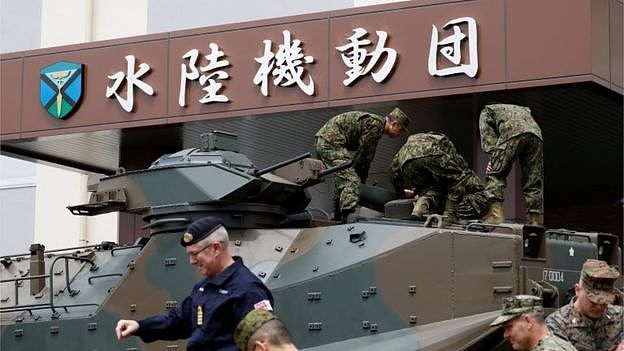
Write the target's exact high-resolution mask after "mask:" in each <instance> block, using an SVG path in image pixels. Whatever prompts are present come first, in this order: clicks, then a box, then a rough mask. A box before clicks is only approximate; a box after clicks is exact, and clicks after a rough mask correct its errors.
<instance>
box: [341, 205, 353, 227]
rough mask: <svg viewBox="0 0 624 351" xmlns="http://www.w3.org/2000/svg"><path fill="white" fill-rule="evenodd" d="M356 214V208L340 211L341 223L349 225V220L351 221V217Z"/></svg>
mask: <svg viewBox="0 0 624 351" xmlns="http://www.w3.org/2000/svg"><path fill="white" fill-rule="evenodd" d="M354 212H355V208H345V209H344V210H342V211H340V222H342V223H343V224H344V223H347V221H348V219H349V215H350V214H352V213H354Z"/></svg>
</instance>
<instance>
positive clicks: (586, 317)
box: [546, 259, 624, 351]
mask: <svg viewBox="0 0 624 351" xmlns="http://www.w3.org/2000/svg"><path fill="white" fill-rule="evenodd" d="M619 275H620V273H619V272H618V271H617V270H616V269H615V268H613V267H609V265H608V264H607V263H606V262H604V261H599V260H594V259H589V260H587V261H585V263H584V264H583V268H582V271H581V279H580V281H579V282H578V283H577V284H575V285H574V292H575V294H576V297H575V298H574V299H572V301H571V302H570V303H569V304H567V305H565V306H563V307H561V308H560V309H558V310H557V311H555V312H553V313H552V314H551V315H550V316H548V318H546V324H547V325H548V328H550V330H552V331H553V332H554V333H556V334H559V335H562V336H565V337H566V338H568V340H570V342H571V343H572V344H573V345H574V346H575V347H576V348H577V349H578V350H579V351H589V350H598V351H612V350H616V349H617V350H624V330H623V329H622V328H624V322H623V319H624V312H623V309H622V306H615V305H612V303H613V301H614V300H615V297H616V290H615V288H614V284H615V281H616V279H617V278H618V276H619Z"/></svg>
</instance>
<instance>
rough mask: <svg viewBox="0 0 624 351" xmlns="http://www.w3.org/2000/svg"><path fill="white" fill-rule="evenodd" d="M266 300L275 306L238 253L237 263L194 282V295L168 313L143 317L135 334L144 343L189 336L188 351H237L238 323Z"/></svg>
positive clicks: (262, 285) (270, 296)
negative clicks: (235, 336) (214, 275)
mask: <svg viewBox="0 0 624 351" xmlns="http://www.w3.org/2000/svg"><path fill="white" fill-rule="evenodd" d="M267 300H268V301H269V302H270V304H271V306H273V296H272V295H271V292H270V291H269V289H267V287H266V286H265V285H264V284H263V283H262V282H261V281H260V279H258V277H256V276H255V275H254V274H253V273H252V272H251V271H250V270H249V269H248V268H247V267H245V266H244V265H243V261H242V259H241V258H240V257H237V256H235V257H234V264H232V265H230V266H229V267H228V268H226V269H225V270H224V271H223V272H221V273H220V274H219V275H217V276H216V277H213V278H205V279H203V280H202V281H200V282H199V283H197V284H195V286H194V287H193V291H192V292H191V295H190V296H188V297H187V298H186V299H184V301H183V302H182V304H181V305H179V306H177V307H175V308H173V309H172V310H171V311H169V314H167V315H161V316H153V317H150V318H146V319H142V320H140V321H139V330H138V331H137V332H136V333H135V335H136V336H138V337H140V338H141V340H143V341H144V342H152V341H156V340H177V339H186V338H188V341H187V350H189V351H194V350H202V351H204V350H227V351H230V350H231V351H235V350H238V347H237V346H236V344H235V343H234V329H236V325H237V324H238V322H240V321H241V320H242V319H243V318H244V317H245V315H246V314H247V313H248V312H249V311H251V310H252V309H254V305H256V304H260V305H263V307H265V308H266V301H267ZM263 301H264V302H263ZM257 307H260V306H257ZM200 308H201V312H200V313H201V316H198V311H199V310H200Z"/></svg>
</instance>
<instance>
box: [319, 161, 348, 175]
mask: <svg viewBox="0 0 624 351" xmlns="http://www.w3.org/2000/svg"><path fill="white" fill-rule="evenodd" d="M352 163H353V160H349V161H347V162H345V163H341V164H339V165H337V166H334V167H330V168H327V169H325V170H322V171H320V172H319V174H318V176H319V178H321V177H324V176H326V175H328V174H331V173H334V172H338V171H342V170H343V169H346V168H349V167H351V164H352Z"/></svg>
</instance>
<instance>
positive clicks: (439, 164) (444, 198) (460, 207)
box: [402, 154, 490, 219]
mask: <svg viewBox="0 0 624 351" xmlns="http://www.w3.org/2000/svg"><path fill="white" fill-rule="evenodd" d="M402 173H403V178H404V181H405V184H406V185H407V186H408V187H413V188H414V189H415V190H416V193H417V194H418V196H419V198H423V197H424V199H425V200H422V199H421V200H420V201H421V203H422V202H425V203H426V206H427V208H428V211H427V212H428V213H441V212H444V214H445V215H447V216H449V218H451V219H453V218H459V219H478V218H481V217H482V216H483V215H485V214H486V213H487V211H488V210H489V207H490V202H489V201H488V199H487V197H486V196H485V191H484V189H485V187H484V185H483V182H482V181H481V179H479V177H477V175H476V174H475V173H474V171H473V170H472V169H470V168H468V164H467V163H466V161H465V160H464V159H463V158H462V157H461V156H460V155H458V154H445V155H436V156H427V157H421V158H417V159H413V160H409V161H407V162H406V163H405V164H403V166H402ZM443 206H444V207H443Z"/></svg>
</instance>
